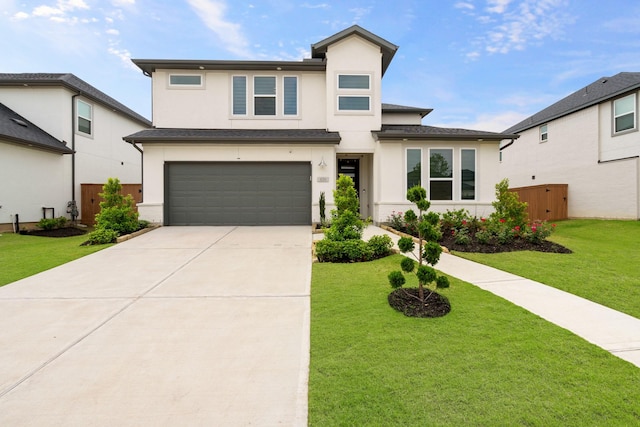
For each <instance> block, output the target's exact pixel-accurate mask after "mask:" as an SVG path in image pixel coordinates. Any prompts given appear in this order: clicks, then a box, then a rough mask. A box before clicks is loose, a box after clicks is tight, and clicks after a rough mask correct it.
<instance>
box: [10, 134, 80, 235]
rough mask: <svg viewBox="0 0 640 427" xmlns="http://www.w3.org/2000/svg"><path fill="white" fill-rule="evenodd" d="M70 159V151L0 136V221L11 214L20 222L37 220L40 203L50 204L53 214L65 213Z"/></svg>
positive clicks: (68, 194)
mask: <svg viewBox="0 0 640 427" xmlns="http://www.w3.org/2000/svg"><path fill="white" fill-rule="evenodd" d="M70 161H71V156H70V155H64V156H63V155H61V154H54V153H49V152H46V151H41V150H35V149H33V148H27V147H21V146H18V145H14V144H9V143H6V142H3V141H2V140H0V171H1V173H2V182H3V184H2V186H1V187H0V206H2V207H1V208H0V224H8V223H13V222H14V221H15V214H18V215H19V218H20V222H21V223H25V222H38V221H39V220H40V219H41V218H42V208H43V207H52V208H54V209H55V216H56V217H58V216H66V208H67V201H68V200H70V194H71V180H70V176H69V174H70V164H71V163H70ZM48 216H50V214H49V213H48Z"/></svg>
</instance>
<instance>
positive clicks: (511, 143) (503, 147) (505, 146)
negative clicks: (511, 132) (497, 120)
mask: <svg viewBox="0 0 640 427" xmlns="http://www.w3.org/2000/svg"><path fill="white" fill-rule="evenodd" d="M514 142H516V139H515V138H511V141H509V142H508V143H507V144H506V145H503V146H502V147H500V151H502V150H504V149H505V148H508V147H511V146H512V145H513V143H514Z"/></svg>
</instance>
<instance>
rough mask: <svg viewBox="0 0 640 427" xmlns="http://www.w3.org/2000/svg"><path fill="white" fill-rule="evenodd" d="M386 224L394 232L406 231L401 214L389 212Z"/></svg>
mask: <svg viewBox="0 0 640 427" xmlns="http://www.w3.org/2000/svg"><path fill="white" fill-rule="evenodd" d="M387 222H388V223H389V225H390V226H391V228H393V229H395V230H398V231H402V232H405V230H406V229H407V226H406V224H405V222H404V215H403V214H402V212H396V211H393V212H391V215H389V217H388V218H387Z"/></svg>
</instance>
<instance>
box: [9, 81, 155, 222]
mask: <svg viewBox="0 0 640 427" xmlns="http://www.w3.org/2000/svg"><path fill="white" fill-rule="evenodd" d="M0 104H1V108H0V177H1V178H2V182H3V185H2V189H1V190H0V206H1V207H0V227H3V228H8V227H10V224H15V216H16V215H18V216H19V220H20V222H21V223H33V222H37V221H39V220H40V219H41V218H43V215H44V214H45V213H46V215H47V217H50V216H52V215H54V214H55V216H56V217H58V216H66V217H68V218H70V215H69V214H68V213H67V205H68V203H69V202H70V201H73V200H75V201H76V203H77V208H78V210H80V202H81V200H80V185H81V184H83V183H87V184H90V183H92V184H100V183H104V182H106V180H107V179H108V178H110V177H114V178H119V179H120V181H121V182H123V183H140V181H141V179H142V172H141V167H142V159H141V157H142V153H141V151H139V150H140V149H139V147H133V146H132V145H131V144H127V143H126V142H123V141H122V137H123V136H125V135H128V134H130V133H132V132H137V131H139V130H141V129H145V128H148V127H150V126H151V122H150V121H149V120H147V119H145V118H144V117H142V116H141V115H139V114H137V113H135V112H134V111H132V110H130V109H129V108H127V107H125V106H124V105H122V104H121V103H119V102H118V101H116V100H114V99H113V98H111V97H109V96H107V95H106V94H104V93H103V92H101V91H99V90H97V89H96V88H94V87H92V86H91V85H89V84H88V83H86V82H84V81H83V80H81V79H79V78H78V77H76V76H74V75H73V74H42V73H36V74H2V73H0ZM43 208H53V209H48V210H47V211H46V212H45V211H43Z"/></svg>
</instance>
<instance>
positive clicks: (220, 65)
mask: <svg viewBox="0 0 640 427" xmlns="http://www.w3.org/2000/svg"><path fill="white" fill-rule="evenodd" d="M131 61H132V62H133V63H134V64H135V65H136V66H137V67H138V68H140V69H141V70H142V72H143V73H144V74H145V75H146V76H151V74H152V73H153V72H155V71H156V70H192V71H207V70H243V71H244V70H246V71H254V70H255V71H325V70H326V68H327V65H326V62H325V61H211V60H180V59H132V60H131Z"/></svg>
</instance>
